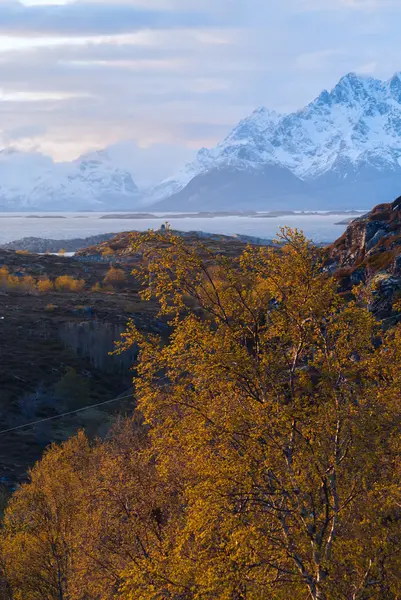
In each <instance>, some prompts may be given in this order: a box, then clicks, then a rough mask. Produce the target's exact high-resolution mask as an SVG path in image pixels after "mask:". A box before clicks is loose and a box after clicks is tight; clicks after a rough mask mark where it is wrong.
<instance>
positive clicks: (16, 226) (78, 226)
mask: <svg viewBox="0 0 401 600" xmlns="http://www.w3.org/2000/svg"><path fill="white" fill-rule="evenodd" d="M107 214H108V213H53V214H51V215H50V214H49V215H47V214H44V213H30V214H28V213H0V244H4V243H7V242H10V241H13V240H17V239H21V238H24V237H31V236H32V237H40V238H47V239H60V240H63V239H72V238H78V237H79V238H84V237H88V236H92V235H98V234H102V233H119V232H121V231H134V230H137V231H145V230H147V229H158V228H160V226H161V225H162V224H163V223H165V222H166V220H168V219H166V215H163V216H160V217H158V216H155V218H132V219H122V218H114V219H113V218H111V219H110V218H107V219H102V218H101V217H102V216H105V215H107ZM351 216H358V215H357V214H355V215H352V214H351V213H349V214H347V215H344V213H342V214H334V215H333V214H324V213H321V214H305V213H304V214H292V215H280V216H275V217H269V218H260V217H257V216H255V217H250V216H246V217H242V216H216V217H213V218H204V217H203V218H202V217H184V218H174V215H173V214H171V215H170V224H171V227H172V228H173V229H177V230H180V231H194V230H196V231H204V232H208V233H221V234H225V235H234V234H242V235H250V236H256V237H260V238H267V239H271V238H273V237H275V235H276V234H277V232H278V231H279V229H280V227H284V226H289V227H297V228H298V229H302V230H303V232H304V233H305V235H306V236H307V237H308V238H310V239H312V240H313V241H314V242H316V243H320V242H332V241H334V240H335V239H337V238H338V237H339V236H340V235H341V234H342V233H343V232H344V231H345V228H346V225H345V224H343V225H336V223H338V222H339V221H343V220H344V219H346V218H348V217H351Z"/></svg>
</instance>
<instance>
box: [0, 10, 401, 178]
mask: <svg viewBox="0 0 401 600" xmlns="http://www.w3.org/2000/svg"><path fill="white" fill-rule="evenodd" d="M27 2H28V0H25V2H24V4H22V3H19V2H17V1H16V0H0V88H1V93H0V123H7V131H9V133H8V134H7V135H6V137H7V140H8V142H7V143H17V144H20V145H21V147H24V148H25V147H29V145H30V144H31V145H32V146H34V147H35V148H38V149H40V150H42V151H44V152H49V153H51V154H52V156H54V157H55V158H56V159H58V160H62V159H70V158H74V157H76V156H77V155H78V154H80V153H82V152H85V151H87V150H88V149H90V148H101V147H104V146H106V145H108V144H113V143H115V142H116V141H118V140H121V139H130V140H132V142H133V143H134V144H135V150H132V155H133V157H134V158H135V161H137V162H138V164H140V165H141V168H140V171H141V173H144V174H145V173H146V177H145V176H144V179H146V180H149V179H150V178H152V174H151V172H153V173H154V178H155V179H157V178H158V177H159V176H161V175H163V176H165V175H166V174H168V173H167V172H168V170H170V169H174V170H175V168H176V165H178V162H179V161H180V160H184V159H185V158H186V157H190V156H192V154H193V153H194V152H195V150H196V149H198V148H199V147H200V146H204V145H206V146H209V145H211V144H213V143H215V142H217V141H218V140H219V139H221V138H222V137H223V136H224V135H225V134H226V133H228V132H229V130H230V128H231V127H232V126H233V125H234V124H235V123H236V122H237V121H238V120H239V119H241V118H243V117H244V116H246V115H247V114H248V113H250V112H251V111H252V110H253V109H254V108H255V106H258V105H267V106H269V107H271V108H275V109H277V110H279V111H287V110H288V111H289V110H294V109H296V108H299V107H302V106H303V105H304V104H306V103H307V102H309V101H311V100H312V99H313V98H314V97H315V96H317V95H318V94H319V93H320V91H321V90H322V89H323V88H330V87H332V86H333V85H335V83H336V82H337V81H338V79H339V78H340V77H341V76H342V75H344V74H345V73H346V72H349V71H356V72H361V73H370V74H374V75H375V76H378V77H382V78H385V77H389V76H390V75H391V73H392V72H393V71H398V70H400V69H401V63H400V62H399V56H400V55H401V52H400V50H401V41H400V40H399V32H398V20H397V19H394V16H393V15H394V13H393V12H392V11H391V10H389V7H390V2H389V1H386V0H381V3H380V6H379V4H377V3H376V2H373V1H372V0H365V1H363V0H360V1H359V2H358V0H356V1H355V2H353V3H350V2H346V1H345V0H324V2H323V1H321V0H319V2H318V1H317V0H249V1H248V2H244V1H243V0H125V1H123V0H118V1H117V0H114V1H112V0H85V1H83V0H81V1H77V2H74V3H73V2H65V3H64V4H59V5H58V6H57V5H55V4H54V3H52V2H50V0H48V1H47V2H46V0H41V5H38V4H37V2H38V0H29V4H30V5H29V6H28V5H27ZM60 2H61V0H60ZM397 2H398V8H401V2H399V0H397ZM35 128H36V129H35ZM13 131H14V132H16V133H14V134H13V133H12V132H13ZM29 132H31V134H30V135H29ZM13 135H14V137H13ZM4 139H5V134H3V141H4ZM7 140H6V141H7ZM145 163H146V164H148V165H149V168H148V170H147V168H146V167H145Z"/></svg>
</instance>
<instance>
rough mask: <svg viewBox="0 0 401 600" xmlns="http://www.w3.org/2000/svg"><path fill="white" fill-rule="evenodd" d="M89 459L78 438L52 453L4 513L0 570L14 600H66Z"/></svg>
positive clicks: (83, 437) (82, 440) (51, 451)
mask: <svg viewBox="0 0 401 600" xmlns="http://www.w3.org/2000/svg"><path fill="white" fill-rule="evenodd" d="M89 454H90V450H89V445H88V442H87V440H86V438H85V436H84V435H83V434H80V435H79V436H77V437H76V438H72V440H71V441H69V442H67V443H66V444H64V445H63V446H62V447H61V448H59V447H57V446H53V447H51V448H50V449H49V450H48V451H47V452H46V454H45V456H44V458H43V459H42V461H41V462H40V463H38V464H37V465H36V466H35V467H34V468H33V469H32V471H31V472H30V474H29V478H30V481H29V482H28V483H26V484H24V485H23V486H22V487H21V488H20V489H18V490H17V491H16V492H15V493H14V495H13V496H12V499H11V501H10V504H9V506H8V508H7V510H6V513H5V518H4V526H3V530H2V534H1V540H0V541H1V563H0V564H1V565H2V567H3V573H4V575H5V577H6V580H7V584H8V590H9V594H10V598H12V599H13V600H69V599H70V598H71V594H70V584H71V574H72V568H73V565H74V552H75V543H74V536H75V533H76V531H77V522H78V519H77V517H78V515H79V506H80V497H81V493H82V490H83V489H84V483H85V474H86V473H87V462H88V457H89Z"/></svg>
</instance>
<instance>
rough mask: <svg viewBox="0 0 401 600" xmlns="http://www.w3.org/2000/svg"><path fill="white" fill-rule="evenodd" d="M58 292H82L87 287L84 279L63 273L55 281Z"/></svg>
mask: <svg viewBox="0 0 401 600" xmlns="http://www.w3.org/2000/svg"><path fill="white" fill-rule="evenodd" d="M54 286H55V288H56V291H57V292H82V291H83V290H84V288H85V280H84V279H75V278H74V277H71V276H70V275H61V276H60V277H57V279H56V281H55V282H54Z"/></svg>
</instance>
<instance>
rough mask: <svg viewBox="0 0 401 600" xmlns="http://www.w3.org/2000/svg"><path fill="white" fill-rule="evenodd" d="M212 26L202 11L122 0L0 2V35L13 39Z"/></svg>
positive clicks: (10, 0) (208, 17) (14, 0)
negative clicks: (105, 0) (151, 5)
mask: <svg viewBox="0 0 401 600" xmlns="http://www.w3.org/2000/svg"><path fill="white" fill-rule="evenodd" d="M211 24H212V20H211V17H210V15H209V14H207V13H205V12H204V11H202V10H200V11H199V12H198V11H187V10H185V9H184V10H180V11H178V10H168V9H163V8H160V9H156V8H154V9H148V8H142V7H141V6H138V5H137V4H136V3H133V2H127V1H125V2H124V1H121V0H117V2H111V1H109V2H101V1H93V2H90V1H79V2H69V3H66V4H46V5H42V4H37V5H28V6H27V5H24V4H22V3H21V2H18V1H17V0H5V1H4V0H3V2H0V33H3V34H6V35H15V36H30V35H35V36H37V35H58V36H71V35H74V36H79V35H83V36H88V35H98V34H118V33H128V32H133V31H140V30H142V29H148V28H151V29H175V28H179V27H200V26H207V25H211Z"/></svg>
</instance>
